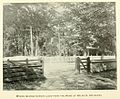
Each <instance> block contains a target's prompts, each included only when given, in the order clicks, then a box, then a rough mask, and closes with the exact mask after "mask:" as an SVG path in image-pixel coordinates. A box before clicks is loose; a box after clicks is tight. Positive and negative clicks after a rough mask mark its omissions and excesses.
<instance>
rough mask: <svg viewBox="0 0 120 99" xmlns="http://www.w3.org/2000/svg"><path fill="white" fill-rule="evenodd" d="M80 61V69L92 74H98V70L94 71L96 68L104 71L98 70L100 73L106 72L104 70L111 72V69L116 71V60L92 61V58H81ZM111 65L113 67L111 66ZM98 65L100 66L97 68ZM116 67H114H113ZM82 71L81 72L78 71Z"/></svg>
mask: <svg viewBox="0 0 120 99" xmlns="http://www.w3.org/2000/svg"><path fill="white" fill-rule="evenodd" d="M78 58H79V59H80V61H79V65H80V69H86V71H87V73H90V72H97V70H94V68H96V69H100V68H102V70H98V72H100V71H104V70H111V69H116V68H117V66H116V59H108V58H107V59H94V60H93V59H90V57H86V58H80V57H78ZM111 63H114V64H112V66H111V65H110V64H111ZM97 64H98V66H97ZM113 65H114V66H113ZM78 71H80V70H78Z"/></svg>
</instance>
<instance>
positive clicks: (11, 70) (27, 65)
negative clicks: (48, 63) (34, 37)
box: [3, 58, 44, 82]
mask: <svg viewBox="0 0 120 99" xmlns="http://www.w3.org/2000/svg"><path fill="white" fill-rule="evenodd" d="M42 76H44V62H43V60H42V59H28V58H26V60H10V59H7V60H6V61H3V82H14V81H21V80H34V79H36V78H39V77H42Z"/></svg>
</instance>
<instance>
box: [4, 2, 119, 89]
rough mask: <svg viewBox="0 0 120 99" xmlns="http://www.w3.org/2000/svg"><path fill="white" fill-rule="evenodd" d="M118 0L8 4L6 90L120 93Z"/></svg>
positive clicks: (6, 22) (5, 53)
mask: <svg viewBox="0 0 120 99" xmlns="http://www.w3.org/2000/svg"><path fill="white" fill-rule="evenodd" d="M115 8H116V4H115V2H42V3H4V4H3V90H7V91H8V90H9V91H13V90H25V91H27V90H43V91H44V90H117V64H116V63H117V59H116V57H117V53H116V10H115Z"/></svg>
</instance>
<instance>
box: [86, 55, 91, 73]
mask: <svg viewBox="0 0 120 99" xmlns="http://www.w3.org/2000/svg"><path fill="white" fill-rule="evenodd" d="M90 63H91V62H90V57H88V58H87V73H90Z"/></svg>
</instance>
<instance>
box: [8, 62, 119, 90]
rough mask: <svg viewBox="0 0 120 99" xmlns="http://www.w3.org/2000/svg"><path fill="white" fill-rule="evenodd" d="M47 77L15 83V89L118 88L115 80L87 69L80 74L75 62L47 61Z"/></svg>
mask: <svg viewBox="0 0 120 99" xmlns="http://www.w3.org/2000/svg"><path fill="white" fill-rule="evenodd" d="M45 77H46V80H44V81H39V80H37V81H34V82H23V83H22V84H21V83H15V85H14V86H15V87H16V88H15V90H99V89H101V90H103V89H116V85H117V84H116V82H115V81H113V80H110V79H108V78H103V77H101V76H99V75H94V76H93V75H92V74H87V73H86V72H85V71H82V72H81V74H78V73H76V72H75V71H74V64H59V63H55V64H48V63H46V64H45ZM11 85H12V84H10V85H9V86H11ZM7 86H8V85H7ZM12 90H14V88H13V89H12Z"/></svg>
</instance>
